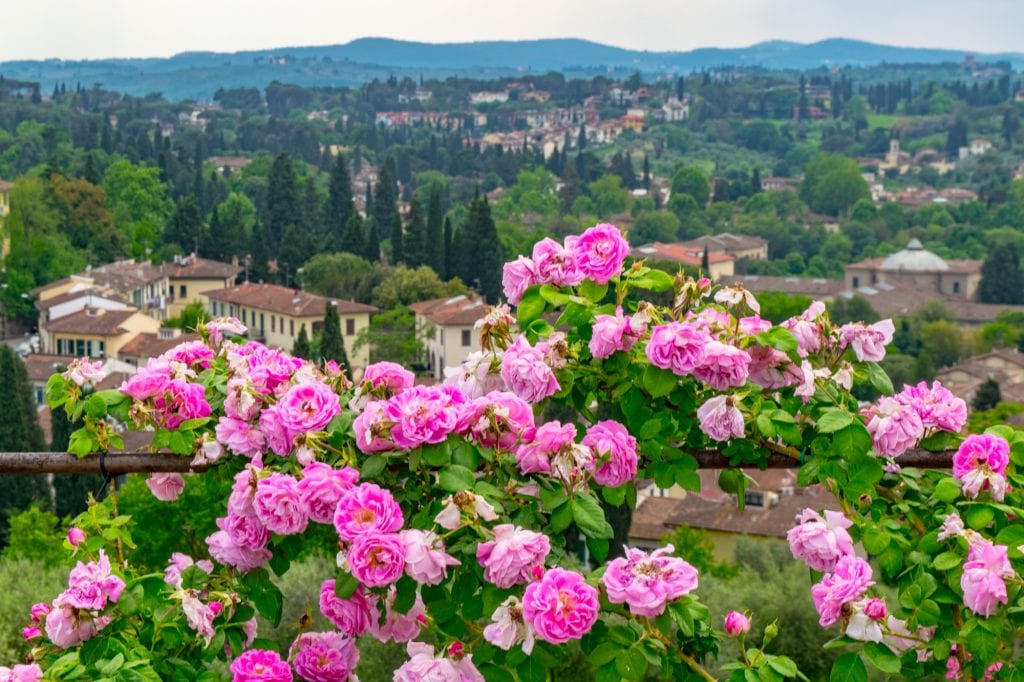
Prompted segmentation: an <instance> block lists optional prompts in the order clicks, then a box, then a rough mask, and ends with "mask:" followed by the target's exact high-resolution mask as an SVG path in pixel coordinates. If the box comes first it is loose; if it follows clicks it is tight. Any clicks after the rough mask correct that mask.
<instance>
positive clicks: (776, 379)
mask: <svg viewBox="0 0 1024 682" xmlns="http://www.w3.org/2000/svg"><path fill="white" fill-rule="evenodd" d="M747 355H749V356H750V365H749V366H748V367H747V371H748V372H749V375H748V377H747V378H748V379H750V381H752V382H753V383H755V384H757V385H758V386H760V387H761V388H767V389H770V390H771V389H776V388H784V387H786V386H792V385H793V384H795V383H799V382H800V380H801V379H802V378H803V376H802V374H801V373H800V372H799V371H798V370H797V368H796V366H795V365H793V361H792V360H790V359H789V356H788V355H786V354H785V353H783V352H782V351H781V350H779V349H777V348H770V347H768V346H751V347H750V348H748V349H747Z"/></svg>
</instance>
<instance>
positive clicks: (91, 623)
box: [46, 597, 110, 649]
mask: <svg viewBox="0 0 1024 682" xmlns="http://www.w3.org/2000/svg"><path fill="white" fill-rule="evenodd" d="M109 624H110V616H100V617H92V616H91V615H89V613H87V612H85V611H80V610H78V609H76V608H75V607H72V606H70V605H68V604H65V603H63V601H62V600H61V598H60V597H57V599H55V600H54V601H53V610H52V611H50V613H48V614H47V616H46V636H47V637H48V638H49V640H50V641H51V642H53V643H54V644H56V645H57V646H59V647H60V648H61V649H67V648H69V647H73V646H77V645H79V644H81V643H82V642H85V641H87V640H89V639H92V638H93V637H95V636H96V634H97V633H98V632H99V631H100V630H102V629H103V628H105V627H107V625H109Z"/></svg>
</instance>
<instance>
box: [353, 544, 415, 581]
mask: <svg viewBox="0 0 1024 682" xmlns="http://www.w3.org/2000/svg"><path fill="white" fill-rule="evenodd" d="M345 557H346V559H347V560H348V565H349V569H350V570H351V571H352V575H353V576H354V577H355V579H356V580H358V581H359V582H361V583H362V584H364V585H366V586H367V587H383V586H384V585H390V584H391V583H393V582H395V581H396V580H398V579H399V578H401V577H402V573H403V572H404V571H405V543H403V542H402V538H401V537H400V536H399V535H398V534H397V533H378V532H374V533H366V534H363V535H360V536H358V537H357V538H355V540H353V541H352V544H351V545H349V548H348V552H347V553H346V554H345Z"/></svg>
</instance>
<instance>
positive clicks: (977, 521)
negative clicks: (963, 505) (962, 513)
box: [966, 504, 996, 530]
mask: <svg viewBox="0 0 1024 682" xmlns="http://www.w3.org/2000/svg"><path fill="white" fill-rule="evenodd" d="M995 517H996V510H995V509H993V508H992V507H990V506H988V505H986V504H977V505H975V506H973V507H971V508H970V509H968V510H967V519H966V520H967V525H968V526H970V527H971V528H973V529H974V530H984V529H985V528H987V527H988V525H989V524H990V523H992V520H993V519H995Z"/></svg>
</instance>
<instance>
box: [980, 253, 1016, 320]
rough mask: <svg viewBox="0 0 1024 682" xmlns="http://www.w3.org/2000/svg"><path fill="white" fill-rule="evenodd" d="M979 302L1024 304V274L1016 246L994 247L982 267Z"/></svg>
mask: <svg viewBox="0 0 1024 682" xmlns="http://www.w3.org/2000/svg"><path fill="white" fill-rule="evenodd" d="M978 300H979V301H981V302H982V303H1004V304H1011V305H1014V304H1019V303H1021V302H1024V273H1022V272H1021V269H1020V255H1019V254H1018V253H1017V247H1016V246H1015V245H1014V244H1012V243H1008V244H1005V245H1002V246H993V247H992V250H991V251H990V252H989V254H988V257H987V258H986V259H985V262H984V264H982V266H981V282H980V283H979V284H978Z"/></svg>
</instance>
